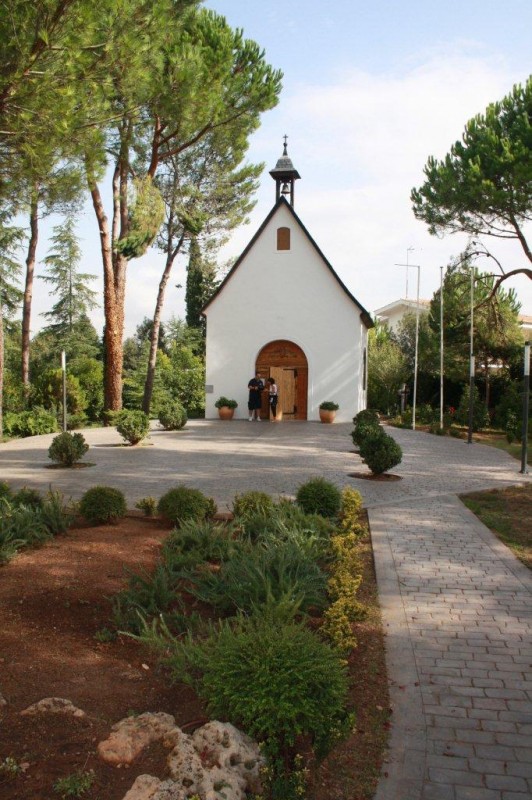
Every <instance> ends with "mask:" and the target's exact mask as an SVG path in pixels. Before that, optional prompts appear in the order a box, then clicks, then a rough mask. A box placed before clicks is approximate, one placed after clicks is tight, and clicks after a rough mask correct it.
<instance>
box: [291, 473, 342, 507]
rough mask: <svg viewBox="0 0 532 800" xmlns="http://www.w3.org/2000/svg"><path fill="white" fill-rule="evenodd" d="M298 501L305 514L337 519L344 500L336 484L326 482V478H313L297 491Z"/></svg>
mask: <svg viewBox="0 0 532 800" xmlns="http://www.w3.org/2000/svg"><path fill="white" fill-rule="evenodd" d="M296 501H297V504H298V505H299V506H301V508H302V509H303V511H304V512H305V514H320V515H321V516H322V517H336V516H337V515H338V512H339V511H340V506H341V501H342V498H341V494H340V491H339V489H337V487H336V486H335V485H334V483H331V482H330V481H326V480H325V478H311V480H309V481H307V482H306V483H304V484H303V485H302V486H300V487H299V489H298V490H297V494H296Z"/></svg>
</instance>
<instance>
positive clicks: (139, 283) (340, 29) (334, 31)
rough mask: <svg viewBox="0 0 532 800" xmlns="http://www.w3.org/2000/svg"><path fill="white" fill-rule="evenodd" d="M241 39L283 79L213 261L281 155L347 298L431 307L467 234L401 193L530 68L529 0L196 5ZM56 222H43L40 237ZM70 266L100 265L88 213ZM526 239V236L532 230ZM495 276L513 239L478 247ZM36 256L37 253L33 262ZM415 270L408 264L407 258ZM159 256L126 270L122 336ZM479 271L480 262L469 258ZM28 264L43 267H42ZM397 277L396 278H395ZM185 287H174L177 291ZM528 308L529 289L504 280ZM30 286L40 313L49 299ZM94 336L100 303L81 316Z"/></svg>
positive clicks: (142, 301)
mask: <svg viewBox="0 0 532 800" xmlns="http://www.w3.org/2000/svg"><path fill="white" fill-rule="evenodd" d="M205 5H206V6H207V7H209V8H212V9H214V10H215V11H217V12H218V13H220V14H222V15H223V16H225V17H226V19H227V21H228V23H229V24H230V25H231V26H232V27H234V28H241V29H243V31H244V35H245V36H246V38H251V39H254V40H255V41H256V42H258V43H259V45H260V46H261V47H262V48H264V50H265V53H266V58H267V60H268V62H269V63H270V64H272V65H273V66H274V67H275V68H279V69H281V70H282V71H283V73H284V79H283V90H282V93H281V96H280V101H279V104H278V105H277V107H276V108H275V109H273V110H271V111H269V112H267V113H266V114H264V115H263V117H262V124H261V127H260V128H259V129H258V131H256V132H255V133H254V134H253V136H252V137H251V140H250V148H249V151H248V161H250V162H252V163H258V162H264V163H265V170H264V172H263V174H262V178H261V183H260V188H259V191H258V193H257V196H256V199H257V204H256V206H255V208H254V210H253V212H252V213H251V215H250V221H249V224H247V225H243V226H241V227H240V228H239V229H238V230H236V231H234V232H233V234H232V235H231V239H230V241H229V243H228V244H227V245H226V246H225V247H224V249H223V251H222V253H221V256H220V259H221V261H226V260H228V259H229V260H231V259H232V260H234V259H236V257H238V255H239V254H240V253H241V251H242V250H243V249H244V247H245V246H246V244H247V243H248V242H249V240H250V239H251V238H252V236H253V235H254V233H255V232H256V230H257V228H258V227H259V226H260V224H261V223H262V221H263V220H264V218H265V217H266V216H267V214H268V213H269V211H270V210H271V208H272V206H273V204H274V202H275V184H274V182H273V180H272V179H271V177H270V176H269V174H268V171H269V170H270V169H272V168H273V167H274V166H275V163H276V161H277V159H278V158H279V157H280V155H281V154H282V143H283V136H284V134H286V135H287V136H288V153H289V155H290V157H291V159H292V161H293V164H294V166H295V168H296V169H297V170H298V172H299V174H300V175H301V180H300V181H297V183H296V190H295V210H296V212H297V214H298V216H299V217H300V218H301V221H302V222H303V224H304V225H305V227H306V228H307V230H308V231H309V233H310V234H311V236H312V237H313V238H314V240H315V241H316V243H317V245H318V247H319V248H320V249H321V250H322V252H323V253H324V255H325V256H326V258H327V259H328V260H329V262H330V263H331V264H332V266H333V267H334V269H335V271H336V272H337V274H338V275H339V277H340V278H341V280H342V281H343V282H344V283H345V284H346V286H347V288H348V289H349V290H350V292H351V293H352V294H353V295H354V296H355V297H356V299H357V300H358V301H359V303H360V304H361V305H362V306H363V307H364V308H365V309H366V310H368V311H370V312H371V313H373V312H374V311H375V310H376V309H378V308H380V307H382V306H385V305H387V304H388V303H391V302H393V301H395V300H397V299H399V298H400V297H405V295H406V293H407V285H408V296H409V297H410V298H412V299H415V297H416V293H417V279H418V276H419V282H420V288H419V291H420V297H422V298H430V297H431V296H432V294H433V292H434V291H436V290H437V289H438V287H439V284H440V266H445V265H446V264H448V263H449V261H450V259H451V258H452V257H454V256H456V255H458V254H459V253H460V252H461V250H462V249H463V247H464V246H465V243H466V239H465V237H462V236H460V235H452V236H451V235H447V236H445V237H443V238H436V237H432V236H430V235H429V234H428V232H427V229H426V226H425V225H424V223H421V222H419V221H417V220H416V219H415V217H414V215H413V212H412V208H411V202H410V191H411V189H412V187H414V186H416V187H417V186H420V185H421V184H422V183H423V167H424V165H425V163H426V161H427V158H428V157H429V156H430V155H433V156H436V157H438V158H442V157H443V156H445V154H446V153H447V152H448V150H449V148H450V146H451V145H452V144H453V143H454V142H455V141H456V140H457V139H459V138H460V137H461V134H462V132H463V129H464V126H465V124H466V122H467V121H468V120H469V119H470V118H471V117H473V116H474V115H475V114H478V113H483V112H484V111H485V109H486V106H487V105H488V104H489V103H491V102H494V101H496V100H500V99H502V97H504V96H505V95H506V94H508V93H509V92H510V91H511V89H512V86H513V85H514V84H515V83H520V82H521V83H522V82H524V81H525V80H526V79H527V78H528V76H529V75H530V74H531V72H532V68H531V66H532V65H531V58H530V30H531V28H532V2H530V0H505V2H504V3H503V2H501V0H372V2H371V3H369V2H368V0H363V1H362V0H334V2H329V3H327V2H323V0H320V2H318V0H267V2H263V3H261V2H250V0H206V2H205ZM54 221H55V222H57V220H53V219H50V220H48V221H47V222H46V224H45V231H48V232H49V230H50V229H51V226H52V224H53V223H54ZM79 233H80V236H81V239H82V242H81V245H82V248H83V252H84V257H83V263H82V270H83V271H84V272H92V273H95V274H97V275H98V281H97V282H95V288H98V289H99V290H100V287H101V278H100V276H101V262H100V258H99V252H98V233H97V228H96V223H95V220H94V217H93V212H92V209H91V208H89V207H87V208H86V209H85V211H84V213H83V215H82V218H81V220H80V226H79ZM530 233H531V235H532V231H530ZM489 244H492V245H493V249H494V252H495V253H496V255H497V256H499V257H500V258H501V259H502V261H503V263H504V265H505V266H506V268H507V269H510V268H515V267H517V266H519V265H523V266H529V264H528V263H527V264H525V258H524V255H521V251H520V249H519V248H517V247H516V246H515V245H513V244H512V243H508V242H505V243H501V242H490V243H489ZM45 255H46V251H45V249H44V247H43V248H41V258H44V256H45ZM407 260H408V263H409V264H411V265H414V266H413V267H412V268H410V269H408V270H407V269H406V268H405V267H404V266H398V265H404V264H405V263H406V262H407ZM162 264H163V258H162V256H161V255H160V254H158V253H157V252H156V251H150V252H149V253H148V254H147V255H145V256H144V257H143V258H142V259H138V260H136V261H133V262H131V264H130V266H129V269H128V284H127V301H126V334H127V335H130V334H131V333H132V332H133V331H134V329H135V327H136V325H137V324H138V323H139V322H141V321H142V319H143V318H144V317H145V316H148V317H151V316H152V315H153V309H154V305H155V299H156V294H157V286H158V281H159V277H160V274H161V271H162ZM185 264H186V262H185V260H182V261H181V262H178V265H177V266H176V267H175V268H174V269H175V271H174V274H173V278H172V279H171V289H170V290H169V292H168V294H167V299H166V306H165V313H164V315H163V316H164V318H168V317H170V316H171V315H175V316H184V314H185V306H184V284H185V280H186V275H185ZM479 266H480V265H479ZM38 271H39V270H38ZM407 273H408V281H407ZM178 284H181V288H176V285H178ZM510 285H511V286H512V287H513V288H514V289H515V290H516V292H517V296H518V299H519V300H520V301H521V303H522V309H521V312H522V313H523V314H529V315H532V281H530V280H529V279H527V278H526V277H524V276H523V277H518V278H516V279H513V280H512V283H511V284H510ZM47 291H48V290H47V287H46V286H45V284H43V283H42V281H41V282H38V285H37V287H36V291H35V306H34V308H35V312H34V324H33V325H32V327H33V329H34V331H35V330H37V329H38V328H39V327H40V326H41V325H42V324H43V321H42V318H40V319H39V318H38V316H37V315H38V313H39V312H40V311H43V310H47V309H48V308H49V306H50V305H51V301H50V299H49V298H48V297H47V296H46V293H47ZM93 320H94V322H95V324H96V325H97V327H98V328H101V326H102V323H103V313H102V310H101V309H100V310H99V311H97V312H95V313H94V315H93Z"/></svg>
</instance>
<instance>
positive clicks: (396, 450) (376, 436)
mask: <svg viewBox="0 0 532 800" xmlns="http://www.w3.org/2000/svg"><path fill="white" fill-rule="evenodd" d="M360 457H361V458H362V460H363V462H364V463H365V464H367V466H368V467H369V468H370V470H371V471H372V472H373V474H374V475H381V474H382V473H383V472H387V471H388V470H389V469H392V467H395V466H397V464H400V463H401V459H402V458H403V451H402V450H401V447H400V445H399V444H398V443H397V442H396V441H395V439H394V438H393V437H392V436H389V435H388V434H387V433H386V432H385V431H383V430H382V428H377V429H375V430H374V431H373V432H370V433H368V434H367V435H366V436H365V438H364V439H363V440H362V441H361V443H360Z"/></svg>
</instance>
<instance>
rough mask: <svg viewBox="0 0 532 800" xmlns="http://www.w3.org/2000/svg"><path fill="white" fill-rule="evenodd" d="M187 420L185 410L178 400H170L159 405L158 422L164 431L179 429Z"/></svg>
mask: <svg viewBox="0 0 532 800" xmlns="http://www.w3.org/2000/svg"><path fill="white" fill-rule="evenodd" d="M187 421H188V417H187V412H186V410H185V408H184V406H182V405H181V403H180V402H179V400H171V401H169V402H166V403H164V404H163V405H161V406H160V408H159V422H160V423H161V425H162V426H163V428H164V429H165V431H180V430H181V429H182V428H184V427H185V425H186V424H187Z"/></svg>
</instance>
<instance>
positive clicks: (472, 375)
mask: <svg viewBox="0 0 532 800" xmlns="http://www.w3.org/2000/svg"><path fill="white" fill-rule="evenodd" d="M474 301H475V267H474V265H471V319H470V322H469V426H468V430H467V443H468V444H472V443H473V389H474V388H475V356H474V355H473V308H474Z"/></svg>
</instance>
